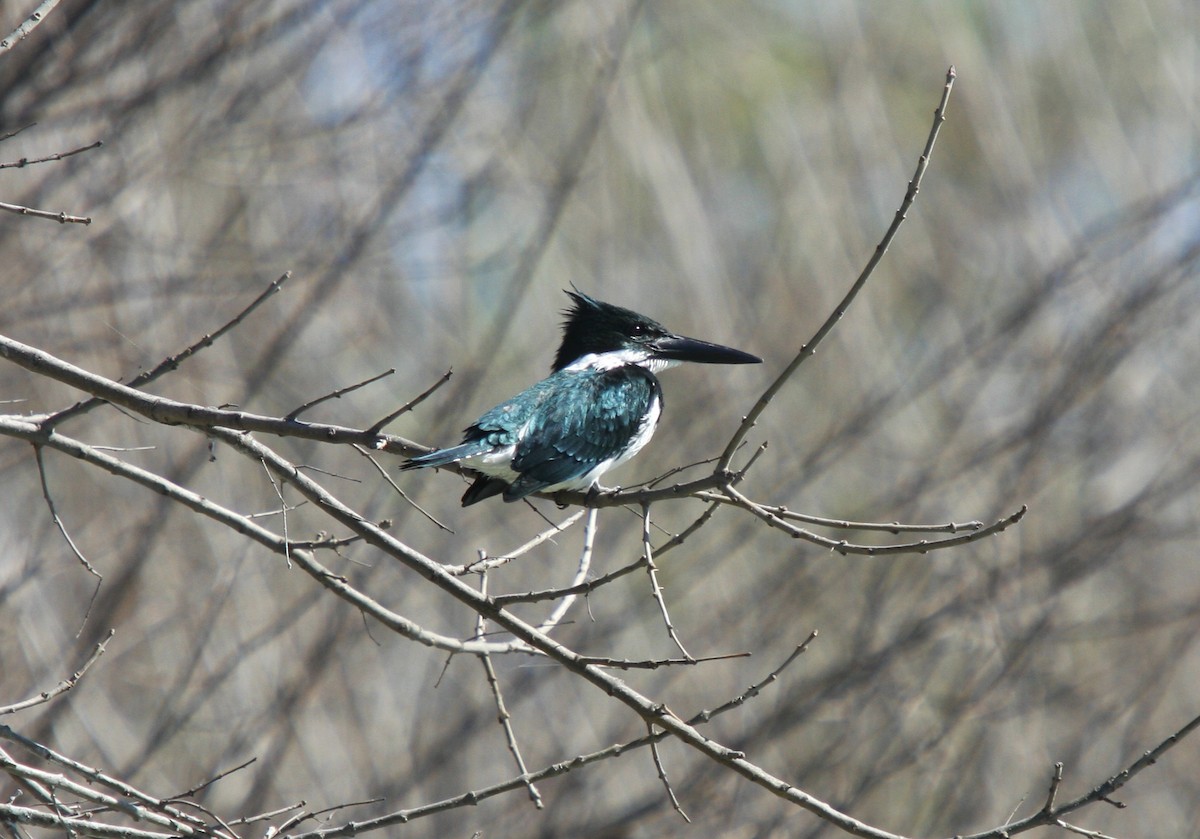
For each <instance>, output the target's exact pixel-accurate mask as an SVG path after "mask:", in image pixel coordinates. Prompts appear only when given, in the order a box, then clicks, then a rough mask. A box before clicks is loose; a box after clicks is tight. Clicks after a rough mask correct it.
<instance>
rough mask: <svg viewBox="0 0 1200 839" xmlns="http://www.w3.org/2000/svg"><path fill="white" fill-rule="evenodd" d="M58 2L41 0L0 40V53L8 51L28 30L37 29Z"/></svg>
mask: <svg viewBox="0 0 1200 839" xmlns="http://www.w3.org/2000/svg"><path fill="white" fill-rule="evenodd" d="M58 3H59V0H42V4H41V5H40V6H38V7H37V8H36V9H34V10H33V12H32V13H31V14H30V15H29V17H27V18H25V21H24V23H22V24H21V25H20V26H18V27H17V28H16V29H14V30H13V31H12V32H10V33H8V37H6V38H5V39H4V40H2V41H0V54H3V53H6V52H8V51H9V50H10V49H12V48H13V47H14V46H15V45H16V44H17V42H18V41H22V40H24V39H25V37H26V36H28V35H29V33H30V32H32V31H33V30H34V29H37V27H38V25H39V24H40V23H41V22H42V21H43V20H45V19H46V15H48V14H50V12H52V11H53V10H54V7H55V6H57V5H58Z"/></svg>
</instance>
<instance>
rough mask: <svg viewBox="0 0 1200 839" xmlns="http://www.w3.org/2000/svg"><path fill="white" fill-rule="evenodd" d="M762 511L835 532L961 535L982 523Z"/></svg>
mask: <svg viewBox="0 0 1200 839" xmlns="http://www.w3.org/2000/svg"><path fill="white" fill-rule="evenodd" d="M761 506H762V508H763V509H764V510H766V511H767V512H768V513H771V514H772V515H776V516H779V517H780V518H781V519H786V520H788V521H802V522H804V523H805V524H814V525H816V526H818V527H828V528H831V529H836V530H881V531H883V532H885V533H893V534H900V533H962V532H963V531H964V530H979V529H981V528H982V527H983V522H981V521H979V520H978V519H976V520H973V521H961V522H956V521H949V522H944V523H942V524H903V523H902V522H898V521H888V522H881V521H880V522H874V521H849V520H847V519H831V518H826V517H825V516H813V515H809V514H807V513H798V512H796V511H795V510H789V509H788V508H787V507H782V506H771V505H769V504H763V505H761Z"/></svg>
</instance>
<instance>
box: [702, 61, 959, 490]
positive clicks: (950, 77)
mask: <svg viewBox="0 0 1200 839" xmlns="http://www.w3.org/2000/svg"><path fill="white" fill-rule="evenodd" d="M956 77H957V74H956V73H955V71H954V67H951V68H950V69H949V70H948V71H946V85H945V87H943V88H942V100H941V102H939V103H938V106H937V109H936V110H935V111H934V112H933V125H932V126H930V128H929V137H928V138H927V139H926V140H925V150H924V151H922V152H921V157H920V158H919V159H918V160H917V170H916V172H915V173H914V174H913V177H912V180H911V181H909V182H908V190H907V191H906V192H905V193H904V200H903V201H901V202H900V209H898V210H896V215H895V217H894V218H893V219H892V224H891V227H889V228H888V229H887V232H886V233H884V234H883V238H882V239H880V240H879V244H878V245H876V246H875V253H874V254H872V255H871V258H870V259H869V260H868V261H867V265H866V267H865V268H863V270H862V273H861V274H859V275H858V279H856V280H855V281H854V284H853V285H852V286H850V290H849V291H848V292H846V296H845V297H843V298H842V301H841V302H840V303H838V305H837V307H836V308H834V310H833V312H831V313H830V315H829V317H828V318H826V319H825V322H824V323H823V324H821V328H820V329H818V330H817V331H816V334H814V335H813V337H812V338H811V339H810V340H809V342H808V343H807V344H805V345H804V346H802V347H800V351H799V352H797V353H796V356H795V358H793V359H792V360H791V362H790V363H789V364H788V366H787V367H785V368H784V369H783V372H782V373H780V374H779V376H778V377H777V378H776V379H775V381H773V382H772V383H771V385H770V386H769V387H768V388H767V389H766V390H765V391H763V394H762V396H760V397H759V399H758V401H757V402H756V403H755V404H754V407H752V408H751V409H750V411H749V413H747V414H746V416H745V417H744V418H743V419H742V424H741V425H739V426H738V429H737V431H735V432H734V434H733V436H732V437H731V438H730V439H729V443H728V444H727V445H726V446H725V451H724V452H723V453H722V454H721V459H720V460H719V461H717V471H718V472H720V471H723V470H726V469H728V468H729V464H730V463H731V462H732V461H733V455H734V452H736V451H737V450H738V447H739V446H741V444H742V441H743V440H745V439H746V435H747V434H749V433H750V429H751V428H753V427H754V424H755V423H756V422H757V421H758V418H759V417H760V416H762V412H763V411H765V410H766V409H767V406H768V405H769V404H771V400H772V399H774V398H775V394H777V393H779V391H780V390H782V389H783V386H784V385H785V384H787V382H788V380H789V379H791V377H792V374H794V373H795V372H796V369H797V368H798V367H799V366H800V365H801V364H803V363H804V361H805V360H806V359H808V357H809V356H811V355H812V354H813V353H814V352H816V351H817V346H818V345H819V344H820V343H821V342H822V341H824V340H825V336H827V335H828V334H829V333H830V332H832V331H833V328H834V327H835V326H836V325H837V324H838V321H840V320H841V319H842V316H843V315H845V314H846V311H847V310H848V309H849V308H850V304H851V303H853V302H854V298H855V297H857V296H858V293H859V291H861V290H862V287H863V286H864V285H866V283H867V280H868V279H870V277H871V274H873V273H875V268H876V266H878V265H879V263H880V261H881V260H882V259H883V255H884V254H885V253H887V249H888V247H889V246H890V245H891V243H892V239H894V238H895V236H896V232H897V231H898V230H899V229H900V225H901V224H903V223H904V219H905V218H906V217H907V216H908V210H909V208H910V207H911V206H912V204H913V202H914V201H915V200H916V199H917V193H918V192H919V191H920V189H921V179H922V178H923V177H925V169H926V167H928V166H929V158H930V156H931V155H932V154H933V144H934V142H935V141H936V140H937V136H938V132H939V131H940V130H941V127H942V123H943V122H945V121H946V105H947V104H948V103H949V101H950V91H951V90H952V89H953V88H954V79H955V78H956Z"/></svg>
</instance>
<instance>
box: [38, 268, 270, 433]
mask: <svg viewBox="0 0 1200 839" xmlns="http://www.w3.org/2000/svg"><path fill="white" fill-rule="evenodd" d="M291 278H292V272H291V271H285V272H283V274H282V275H281V276H280V277H279V279H277V280H275V281H273V282H272V283H270V284H269V285H268V286H267V287H266V288H265V289H264V290H263V291H262V293H261V294H259V295H258V296H257V297H255V298H254V299H253V300H251V301H250V303H249V304H247V305H246V307H245V308H243V309H242V310H241V311H240V312H238V313H237V314H236V315H234V316H233V318H232V319H231V320H229V321H228V322H227V323H225V325H224V326H222V327H221V328H220V329H218V330H216V331H215V332H211V333H209V334H207V335H205V336H204V337H202V338H201V339H200V340H199V341H196V342H195V343H193V344H192V345H191V346H189V347H187V348H185V349H183V350H181V351H179V352H177V353H175V354H174V355H169V356H167V357H166V358H164V359H163V360H162V361H160V362H159V363H158V364H157V365H155V366H154V367H153V368H152V369H150V370H147V371H146V372H144V373H139V374H138V375H137V376H134V377H133V379H132V380H130V382H129V384H128V387H131V388H141V387H144V386H145V385H148V384H150V382H153V381H154V380H156V379H158V378H159V377H160V376H162V375H163V374H165V373H170V372H171V371H173V370H177V369H179V365H180V364H182V363H183V362H184V361H186V360H187V359H189V358H191V357H192V356H193V355H195V354H196V353H198V352H200V351H201V350H203V349H206V348H208V347H211V346H212V345H213V344H214V343H216V341H217V340H218V339H219V338H221V337H222V336H223V335H225V334H226V333H227V332H229V331H230V330H232V329H234V328H235V327H237V326H238V325H239V324H240V323H241V322H242V321H243V320H245V319H246V318H247V317H248V316H249V315H250V313H251V312H253V311H254V310H255V309H257V308H258V307H259V306H261V305H262V304H263V303H264V302H265V301H266V300H267V298H269V297H271V296H272V295H273V294H275V293H276V292H278V291H279V290H280V289H281V288H283V284H284V283H286V282H287V281H288V280H290V279H291ZM106 401H107V400H105V399H102V398H100V397H98V396H97V397H93V398H91V399H85V400H84V401H82V402H79V403H77V404H75V405H72V406H71V407H70V408H67V409H66V410H65V411H59V412H58V413H57V414H55V415H54V416H53V417H51V418H50V420H49V421H48V422H47V423H46V427H47V428H53V427H54V426H56V425H58V424H59V423H61V422H64V421H65V420H68V419H70V418H72V417H75V416H78V415H79V414H81V413H83V412H85V411H88V410H91V409H92V408H94V407H96V406H97V405H101V404H103V403H104V402H106Z"/></svg>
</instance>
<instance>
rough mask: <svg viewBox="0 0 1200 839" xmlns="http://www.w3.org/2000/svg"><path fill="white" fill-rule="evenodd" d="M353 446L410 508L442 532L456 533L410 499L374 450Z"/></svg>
mask: <svg viewBox="0 0 1200 839" xmlns="http://www.w3.org/2000/svg"><path fill="white" fill-rule="evenodd" d="M351 445H352V446H354V448H355V450H356V451H357V452H358V453H359V454H361V455H362V456H363V457H365V458H366V459H367V460H368V461H370V463H371V465H372V466H373V467H375V471H376V472H378V473H379V474H380V476H381V477H382V478H383V479H384V480H385V481H387V482H388V485H390V486H391V488H392V489H393V490H395V492H396V494H397V495H399V496H400V497H401V498H403V499H404V500H405V501H406V502H408V504H409V506H411V507H412V508H413V509H414V510H416V511H417V512H418V513H420V514H421V515H423V516H424V517H425V518H427V519H429V520H430V521H431V522H433V524H434V525H436V526H437V527H438V528H440V529H441V530H444V531H446V532H447V533H453V532H454V531H453V530H451V529H450V526H449V525H447V524H443V523H442V522H441V521H440V520H439V519H438V517H437V516H435V515H434V514H433V513H431V512H429V511H428V510H426V509H425V508H424V507H422V506H421V505H420V504H418V503H417V502H416V501H413V500H412V499H411V498H409V496H408V493H406V492H405V491H404V490H402V489H400V485H399V484H397V483H396V482H395V481H394V480H392V476H391V475H389V474H388V471H387V470H386V469H384V468H383V467H382V466H380V465H379V463H378V462H377V461H376V460H375V454H374V451H373V450H371V449H368V448H367V447H366V446H363V445H360V444H358V443H352V444H351Z"/></svg>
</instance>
